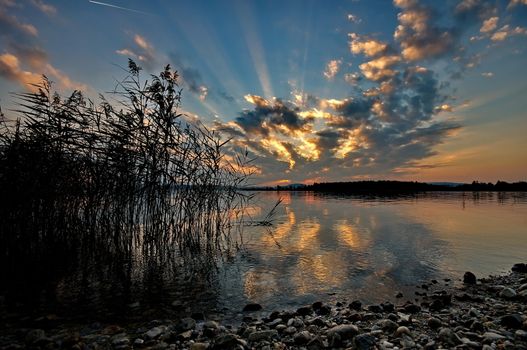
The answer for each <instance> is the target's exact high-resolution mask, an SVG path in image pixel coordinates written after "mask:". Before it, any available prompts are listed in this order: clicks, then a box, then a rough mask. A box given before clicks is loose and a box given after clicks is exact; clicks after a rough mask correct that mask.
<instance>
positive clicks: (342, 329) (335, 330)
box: [326, 324, 359, 340]
mask: <svg viewBox="0 0 527 350" xmlns="http://www.w3.org/2000/svg"><path fill="white" fill-rule="evenodd" d="M326 334H327V335H328V337H334V336H335V335H336V334H338V335H339V336H340V338H341V339H342V340H348V339H352V338H353V337H354V336H355V335H357V334H359V329H358V328H357V326H355V325H352V324H341V325H338V326H335V327H332V328H330V329H328V330H327V331H326Z"/></svg>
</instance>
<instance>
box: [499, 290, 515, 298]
mask: <svg viewBox="0 0 527 350" xmlns="http://www.w3.org/2000/svg"><path fill="white" fill-rule="evenodd" d="M500 297H502V298H505V299H512V298H515V297H516V291H515V290H514V289H512V288H503V289H502V290H501V292H500Z"/></svg>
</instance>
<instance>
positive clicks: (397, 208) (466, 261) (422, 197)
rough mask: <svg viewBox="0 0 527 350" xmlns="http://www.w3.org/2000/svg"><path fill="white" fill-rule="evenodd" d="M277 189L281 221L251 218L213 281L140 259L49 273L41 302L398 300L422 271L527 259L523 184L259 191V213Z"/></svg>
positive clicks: (436, 274)
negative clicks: (126, 267)
mask: <svg viewBox="0 0 527 350" xmlns="http://www.w3.org/2000/svg"><path fill="white" fill-rule="evenodd" d="M280 198H281V199H282V203H281V204H280V205H279V206H278V208H277V211H276V213H275V215H274V217H273V225H272V226H259V225H250V226H247V227H245V229H244V233H243V244H242V246H241V249H240V251H239V252H238V253H237V254H236V255H235V256H234V257H233V258H232V259H229V260H228V261H226V262H224V263H222V264H220V266H219V268H218V271H217V273H216V274H214V277H213V278H211V279H210V280H208V281H206V280H202V279H182V278H178V277H177V276H173V275H171V274H169V273H167V272H166V271H158V270H157V269H156V267H151V266H142V265H140V264H139V265H138V266H139V267H135V268H133V269H132V270H130V271H127V272H126V274H125V275H126V276H125V277H126V278H124V279H120V278H116V277H115V273H113V274H112V272H111V271H107V272H106V273H102V274H101V273H98V272H97V273H93V274H88V275H87V274H86V273H83V274H79V273H75V272H74V273H70V274H68V275H66V276H64V277H63V278H61V279H60V280H59V281H55V282H54V283H49V285H48V286H47V287H46V289H45V290H44V291H42V292H40V294H39V296H38V307H36V308H35V310H37V311H38V312H59V313H64V314H67V313H71V312H72V311H73V312H74V313H75V314H76V315H78V316H79V317H80V316H82V317H86V315H89V316H90V317H93V318H94V319H97V318H98V317H99V318H100V317H106V318H107V319H108V318H111V317H112V315H113V316H115V317H128V316H130V315H131V316H137V317H144V316H145V314H146V315H159V314H160V313H162V314H163V316H169V317H172V316H173V317H176V316H177V315H182V314H188V313H190V312H203V313H205V315H206V316H207V317H222V318H226V319H231V320H233V321H234V320H239V319H240V318H241V312H240V311H241V309H242V308H243V306H244V305H245V304H247V303H249V302H256V303H260V304H262V305H263V307H264V311H263V312H264V313H267V312H270V311H272V310H277V309H286V308H296V307H298V306H301V305H304V304H308V303H312V302H314V301H317V300H324V301H330V302H335V301H348V302H349V301H351V300H354V299H360V300H362V301H363V302H372V303H373V302H381V301H384V300H394V296H395V294H396V293H397V292H398V291H401V292H403V294H404V295H405V298H408V299H412V295H413V292H414V291H415V286H416V285H417V284H420V283H422V282H426V281H430V280H432V279H436V280H441V281H444V279H452V283H456V281H458V280H459V278H460V277H461V276H462V275H463V273H464V272H465V271H472V272H474V273H475V274H476V275H477V276H478V277H484V276H486V275H489V274H499V273H504V272H507V271H509V269H510V267H511V266H512V265H513V264H514V263H516V262H520V261H525V260H527V193H491V192H488V193H487V192H485V193H482V192H474V193H472V192H471V193H460V192H441V193H439V192H437V193H422V194H418V195H415V196H403V197H390V198H386V197H383V198H375V197H358V196H339V195H327V194H321V193H312V192H285V191H284V192H273V191H269V192H258V193H255V197H254V201H253V204H252V206H251V207H250V208H249V211H248V212H249V213H250V214H251V219H252V220H253V223H258V221H259V220H261V219H262V218H263V217H265V215H266V214H267V213H268V211H269V210H270V209H271V208H272V207H273V205H274V204H275V203H276V201H277V200H278V199H280ZM117 270H118V271H120V270H119V269H117ZM120 273H122V272H120Z"/></svg>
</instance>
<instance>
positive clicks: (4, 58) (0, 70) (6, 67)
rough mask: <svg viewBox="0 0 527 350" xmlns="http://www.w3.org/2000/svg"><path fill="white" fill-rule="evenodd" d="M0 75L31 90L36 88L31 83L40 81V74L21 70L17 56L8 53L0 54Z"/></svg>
mask: <svg viewBox="0 0 527 350" xmlns="http://www.w3.org/2000/svg"><path fill="white" fill-rule="evenodd" d="M0 76H1V77H2V78H5V79H7V80H10V81H15V82H17V83H19V84H21V85H23V86H24V87H26V88H27V89H28V90H32V91H35V90H36V88H35V87H34V86H33V85H35V84H38V83H40V82H41V81H42V75H40V74H35V73H33V72H30V71H25V70H23V69H22V68H21V67H20V61H19V59H18V57H16V56H15V55H12V54H9V53H6V54H3V55H0Z"/></svg>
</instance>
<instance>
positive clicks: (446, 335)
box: [438, 328, 462, 346]
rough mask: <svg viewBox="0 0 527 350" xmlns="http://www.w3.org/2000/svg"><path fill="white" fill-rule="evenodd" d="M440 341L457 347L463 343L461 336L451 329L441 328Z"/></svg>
mask: <svg viewBox="0 0 527 350" xmlns="http://www.w3.org/2000/svg"><path fill="white" fill-rule="evenodd" d="M438 337H439V340H441V342H443V344H446V345H448V346H456V345H459V344H461V343H462V341H461V339H460V338H459V336H458V335H457V334H456V333H455V332H454V331H453V330H451V329H450V328H441V329H440V330H439V334H438Z"/></svg>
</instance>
